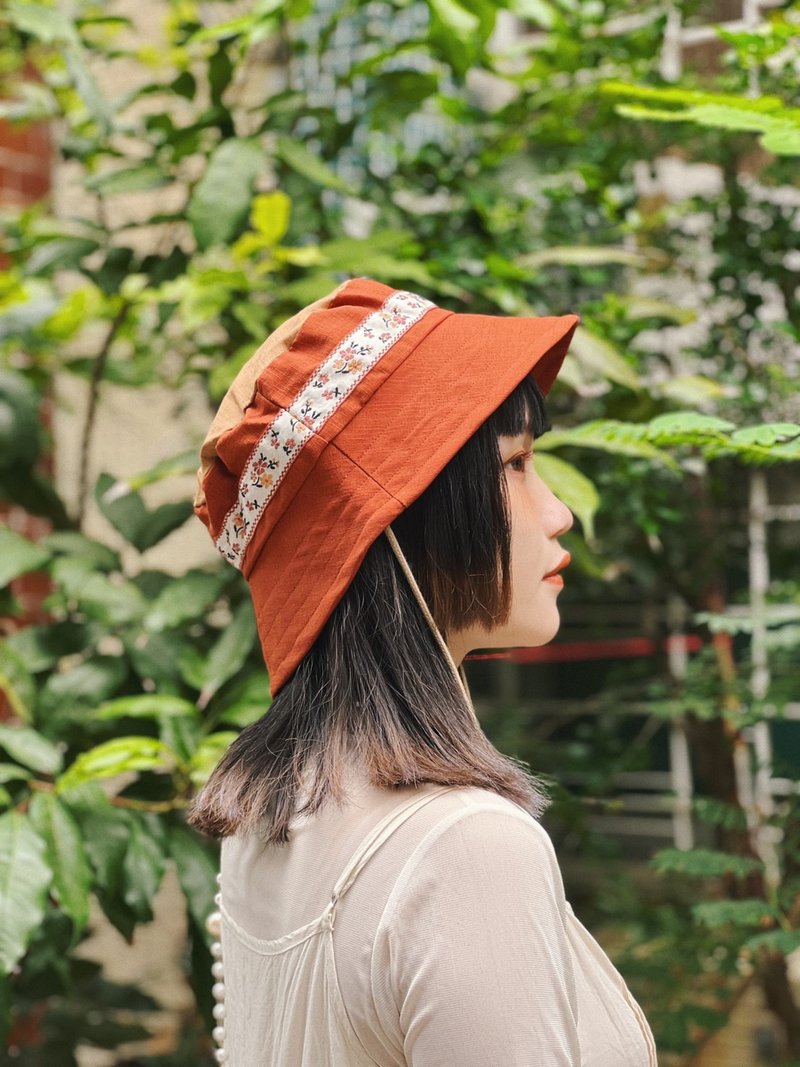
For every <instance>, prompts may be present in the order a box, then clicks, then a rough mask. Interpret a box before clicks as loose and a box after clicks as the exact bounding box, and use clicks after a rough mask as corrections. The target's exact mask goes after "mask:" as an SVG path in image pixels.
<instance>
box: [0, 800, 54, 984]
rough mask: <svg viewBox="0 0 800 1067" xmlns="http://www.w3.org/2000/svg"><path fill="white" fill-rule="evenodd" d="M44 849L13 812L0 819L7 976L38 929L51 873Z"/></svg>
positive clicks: (2, 958)
mask: <svg viewBox="0 0 800 1067" xmlns="http://www.w3.org/2000/svg"><path fill="white" fill-rule="evenodd" d="M44 853H45V846H44V842H43V841H42V839H41V838H40V837H39V835H38V834H37V833H36V831H35V830H34V829H33V827H32V826H31V823H30V821H29V820H28V819H27V818H26V817H25V816H24V815H20V814H19V813H18V812H16V811H11V812H7V813H6V814H5V815H0V969H2V973H3V974H9V973H10V972H11V971H12V970H13V968H14V967H16V965H17V964H18V963H19V961H20V960H21V959H22V957H23V955H24V954H25V950H26V948H27V947H28V943H29V942H30V940H31V938H32V936H33V935H34V933H35V932H36V931H37V930H38V929H39V927H40V926H41V923H42V920H43V918H44V914H45V908H46V904H47V890H48V888H49V886H50V882H51V879H52V873H51V871H50V868H49V867H48V866H47V863H46V862H45V859H44Z"/></svg>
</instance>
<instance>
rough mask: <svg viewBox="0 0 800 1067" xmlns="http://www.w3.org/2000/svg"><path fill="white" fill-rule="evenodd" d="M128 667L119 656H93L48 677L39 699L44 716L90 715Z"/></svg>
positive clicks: (119, 683) (110, 693) (117, 684)
mask: <svg viewBox="0 0 800 1067" xmlns="http://www.w3.org/2000/svg"><path fill="white" fill-rule="evenodd" d="M127 674H128V667H127V664H126V663H125V660H124V659H123V658H122V657H121V656H95V657H93V658H92V659H89V660H86V661H85V662H84V663H77V664H75V665H74V666H72V667H69V668H68V669H67V670H64V671H58V672H56V673H54V674H50V675H48V678H47V681H46V682H45V684H44V687H43V688H42V691H41V695H40V698H39V707H40V710H41V711H42V712H43V713H54V714H55V713H59V712H69V711H71V710H73V709H75V708H77V709H79V710H80V711H81V712H82V713H83V714H89V713H90V712H91V711H92V710H93V709H94V708H96V707H97V705H98V704H101V703H102V702H103V701H105V700H108V698H109V697H110V696H111V695H112V693H115V692H116V691H117V690H118V689H119V687H120V685H122V683H123V681H124V680H125V678H126V676H127Z"/></svg>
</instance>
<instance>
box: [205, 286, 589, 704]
mask: <svg viewBox="0 0 800 1067" xmlns="http://www.w3.org/2000/svg"><path fill="white" fill-rule="evenodd" d="M578 321H579V320H578V317H577V316H576V315H561V316H555V317H542V318H521V317H513V316H495V315H472V314H463V313H455V312H452V311H446V310H444V309H443V308H440V307H437V306H436V305H435V304H433V303H431V302H430V301H429V300H426V299H425V298H424V297H421V296H418V295H417V294H415V293H409V292H404V291H400V290H396V289H391V288H390V287H389V286H387V285H383V284H381V283H380V282H376V281H372V280H371V279H369V278H354V279H351V280H350V281H347V282H344V283H343V284H342V285H340V286H339V287H338V288H337V289H335V290H334V291H333V292H332V293H329V294H328V295H327V296H324V297H322V298H321V299H320V300H317V301H315V302H314V303H313V304H310V305H309V306H308V307H306V308H303V310H302V311H299V312H298V313H297V314H296V315H294V316H293V317H292V318H291V319H289V320H288V321H287V322H285V323H283V325H282V326H280V327H279V328H278V329H277V330H275V332H274V333H272V334H271V335H270V336H269V337H268V338H267V340H266V341H265V342H264V343H263V344H262V345H261V347H260V348H259V349H258V350H257V351H256V353H255V354H254V355H253V356H252V358H251V359H250V360H249V361H248V362H247V363H246V364H245V366H244V367H243V368H242V370H241V371H240V372H239V374H238V376H237V377H236V380H235V381H234V383H233V385H232V386H231V387H230V389H229V390H228V392H227V394H226V395H225V397H224V399H223V401H222V403H221V405H220V408H219V411H218V412H217V415H216V417H215V419H214V422H213V423H212V425H211V429H210V430H209V433H208V436H207V437H206V440H205V442H204V443H203V447H202V452H201V460H202V466H201V468H200V470H199V472H198V483H199V485H198V493H197V497H196V499H195V510H196V512H197V514H198V516H199V517H200V518H201V519H202V521H203V522H204V523H205V525H206V526H207V527H208V529H209V532H210V533H211V536H212V537H213V539H214V542H215V544H216V546H217V548H218V549H219V551H220V552H221V553H222V555H223V556H224V557H225V559H227V560H229V561H230V562H231V563H232V564H233V565H234V566H236V567H238V568H239V569H240V570H241V571H242V572H243V573H244V575H245V577H246V579H247V581H248V583H249V585H250V591H251V594H252V598H253V604H254V606H255V614H256V621H257V624H258V631H259V636H260V638H261V644H262V647H263V650H264V658H265V660H266V663H267V668H268V670H269V674H270V684H271V688H272V693H273V696H274V695H275V694H276V693H277V692H278V690H279V689H280V688H281V687H282V686H283V685H284V684H285V683H286V682H287V681H288V680H289V679H290V678H291V676H292V674H293V673H294V671H295V670H296V668H297V666H298V664H299V663H300V661H301V660H302V658H303V657H304V656H305V654H306V652H308V650H309V649H310V648H311V646H312V645H313V643H314V641H315V640H316V638H317V637H318V636H319V634H320V631H321V630H322V628H323V626H324V625H325V622H326V621H327V619H328V618H329V617H330V614H331V612H332V611H333V609H334V608H335V607H336V605H337V604H338V602H339V600H340V599H341V598H342V596H343V595H344V592H345V590H346V589H347V587H348V585H349V584H350V582H351V581H352V579H353V577H354V576H355V574H356V572H357V571H358V568H359V567H360V565H361V562H362V560H363V559H364V556H365V555H366V553H367V549H368V548H369V546H370V545H371V544H372V543H373V541H375V540H376V538H377V537H378V536H379V535H380V534H381V533H382V532H383V531H384V530H387V527H389V526H390V524H391V523H392V521H393V520H394V519H395V518H396V517H397V516H398V515H399V514H400V513H401V512H402V511H404V510H405V509H406V508H407V507H408V506H409V505H410V504H411V503H413V501H414V500H415V499H416V498H417V497H418V496H420V494H421V493H422V492H423V490H425V489H426V488H427V487H428V486H429V485H430V484H431V482H432V481H433V480H434V478H435V477H436V475H437V474H439V472H440V471H441V470H442V469H443V468H444V467H445V466H446V465H447V463H448V462H449V461H450V459H452V457H453V456H454V455H455V454H456V452H458V450H459V449H460V448H461V447H462V445H464V444H465V443H466V441H467V440H468V439H469V438H470V437H471V436H472V434H473V433H474V432H475V431H476V430H477V429H478V427H479V426H480V425H481V424H482V423H483V422H484V421H485V420H486V419H487V418H488V417H489V415H491V414H492V412H493V411H495V410H496V408H498V407H499V406H500V404H501V403H502V402H503V401H504V400H505V399H506V397H508V396H509V394H510V393H511V392H513V390H514V389H515V388H516V386H517V385H518V384H519V383H520V382H521V381H522V379H523V378H525V377H526V376H527V375H529V374H533V376H534V377H535V379H536V382H537V384H538V385H539V387H540V389H541V390H542V392H543V393H547V391H548V390H549V388H550V386H551V385H552V383H553V381H554V380H555V378H556V375H557V374H558V371H559V369H560V367H561V363H562V361H563V359H564V356H565V355H566V352H567V349H568V347H569V343H570V341H571V339H572V335H573V333H574V331H575V327H576V325H577V323H578ZM390 540H391V541H392V543H393V548H394V547H395V542H394V539H393V538H390ZM395 551H397V549H395ZM404 569H405V568H404ZM409 580H411V581H412V582H413V579H411V578H410V577H409ZM413 584H414V585H415V584H416V583H413ZM415 592H417V593H418V591H416V590H415ZM418 595H419V596H420V597H421V594H418ZM428 614H429V613H428V612H427V611H426V615H428ZM437 636H438V634H437ZM439 640H440V643H441V637H439Z"/></svg>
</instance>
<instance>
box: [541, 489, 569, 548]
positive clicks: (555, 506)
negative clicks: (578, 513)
mask: <svg viewBox="0 0 800 1067" xmlns="http://www.w3.org/2000/svg"><path fill="white" fill-rule="evenodd" d="M546 488H547V493H548V495H549V497H550V500H549V501H548V506H547V526H548V529H547V531H546V532H547V535H548V536H549V537H561V535H562V534H565V533H567V532H568V531H569V530H571V529H572V526H573V523H574V522H575V516H574V515H573V514H572V512H571V511H570V509H569V508H568V507H567V505H566V504H565V503H564V501H563V500H561V499H560V498H559V497H557V496H556V494H555V493H554V492H553V490H552V489H550V487H549V486H547V487H546Z"/></svg>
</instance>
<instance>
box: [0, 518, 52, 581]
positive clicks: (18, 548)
mask: <svg viewBox="0 0 800 1067" xmlns="http://www.w3.org/2000/svg"><path fill="white" fill-rule="evenodd" d="M49 559H50V553H49V552H48V551H47V549H46V548H45V547H43V546H42V545H39V544H35V543H34V542H33V541H29V540H28V538H27V537H22V536H21V534H18V533H14V531H13V530H8V529H6V528H4V527H0V589H2V588H3V587H4V586H6V585H8V583H9V582H10V581H12V580H13V579H14V578H18V577H19V576H20V575H21V574H27V573H28V572H29V571H36V570H40V569H41V568H42V567H43V566H44V565H45V563H47V562H48V561H49Z"/></svg>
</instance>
